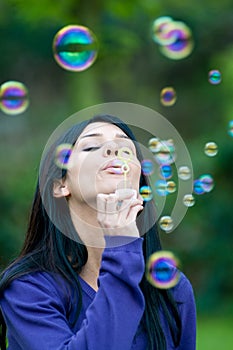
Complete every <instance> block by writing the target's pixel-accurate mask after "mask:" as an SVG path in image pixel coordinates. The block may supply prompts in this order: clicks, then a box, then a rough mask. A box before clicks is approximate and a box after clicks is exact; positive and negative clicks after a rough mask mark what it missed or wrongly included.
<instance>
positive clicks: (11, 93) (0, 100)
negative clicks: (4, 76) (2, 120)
mask: <svg viewBox="0 0 233 350" xmlns="http://www.w3.org/2000/svg"><path fill="white" fill-rule="evenodd" d="M28 105H29V100H28V90H27V88H26V86H25V85H24V84H23V83H21V82H19V81H13V80H12V81H7V82H5V83H3V84H2V85H1V86H0V108H1V109H2V111H3V112H5V113H6V114H10V115H16V114H20V113H23V112H24V111H25V110H26V109H27V107H28Z"/></svg>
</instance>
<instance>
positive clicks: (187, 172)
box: [178, 166, 191, 180]
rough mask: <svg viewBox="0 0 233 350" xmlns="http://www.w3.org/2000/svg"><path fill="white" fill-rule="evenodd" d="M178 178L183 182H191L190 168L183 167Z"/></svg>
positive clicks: (179, 170)
mask: <svg viewBox="0 0 233 350" xmlns="http://www.w3.org/2000/svg"><path fill="white" fill-rule="evenodd" d="M178 177H179V178H180V179H181V180H189V179H190V178H191V170H190V169H189V167H188V166H181V167H180V168H179V169H178Z"/></svg>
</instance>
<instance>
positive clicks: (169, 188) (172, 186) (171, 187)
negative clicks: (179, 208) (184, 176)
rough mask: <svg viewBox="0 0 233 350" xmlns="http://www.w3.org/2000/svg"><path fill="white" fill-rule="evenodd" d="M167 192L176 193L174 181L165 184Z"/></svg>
mask: <svg viewBox="0 0 233 350" xmlns="http://www.w3.org/2000/svg"><path fill="white" fill-rule="evenodd" d="M167 192H168V193H169V194H172V193H174V192H176V183H175V182H174V181H168V182H167Z"/></svg>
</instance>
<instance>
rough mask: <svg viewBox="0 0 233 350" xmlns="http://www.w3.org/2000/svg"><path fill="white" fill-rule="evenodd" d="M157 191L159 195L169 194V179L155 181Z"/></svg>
mask: <svg viewBox="0 0 233 350" xmlns="http://www.w3.org/2000/svg"><path fill="white" fill-rule="evenodd" d="M155 191H156V193H157V194H158V195H159V196H166V195H167V193H168V192H167V181H165V180H157V181H156V182H155Z"/></svg>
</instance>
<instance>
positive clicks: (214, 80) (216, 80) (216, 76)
mask: <svg viewBox="0 0 233 350" xmlns="http://www.w3.org/2000/svg"><path fill="white" fill-rule="evenodd" d="M208 80H209V82H210V84H212V85H217V84H220V83H221V81H222V74H221V73H220V72H219V70H217V69H213V70H211V71H209V73H208Z"/></svg>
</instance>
